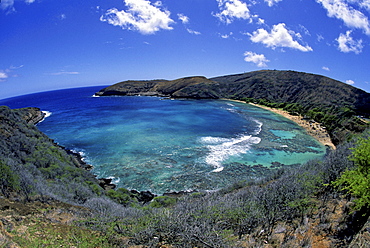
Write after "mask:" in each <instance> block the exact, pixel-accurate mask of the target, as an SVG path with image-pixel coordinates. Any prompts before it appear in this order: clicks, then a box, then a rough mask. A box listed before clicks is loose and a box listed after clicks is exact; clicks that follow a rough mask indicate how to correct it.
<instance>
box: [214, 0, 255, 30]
mask: <svg viewBox="0 0 370 248" xmlns="http://www.w3.org/2000/svg"><path fill="white" fill-rule="evenodd" d="M217 2H218V7H219V9H220V11H221V12H220V13H217V14H215V15H214V16H216V17H217V18H218V19H220V21H222V22H225V23H227V24H230V23H232V22H233V20H234V18H237V19H244V20H248V19H249V20H250V21H251V18H252V16H251V14H250V11H249V9H248V6H247V4H246V3H244V2H242V1H240V0H217Z"/></svg>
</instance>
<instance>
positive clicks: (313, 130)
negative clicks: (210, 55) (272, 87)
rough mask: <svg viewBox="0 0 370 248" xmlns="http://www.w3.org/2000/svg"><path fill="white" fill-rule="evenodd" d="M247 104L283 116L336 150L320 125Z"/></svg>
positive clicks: (278, 111)
mask: <svg viewBox="0 0 370 248" xmlns="http://www.w3.org/2000/svg"><path fill="white" fill-rule="evenodd" d="M225 100H230V101H235V102H241V103H246V102H244V101H239V100H231V99H225ZM248 104H251V105H253V106H256V107H259V108H263V109H266V110H269V111H272V112H274V113H276V114H279V115H282V116H284V117H285V118H287V119H289V120H292V121H294V122H295V123H297V124H298V125H299V126H301V127H303V128H304V129H305V130H306V132H307V133H308V134H309V135H311V136H312V137H314V138H315V139H316V140H317V141H319V142H320V143H321V144H323V145H325V146H328V147H330V148H331V149H334V150H335V149H336V147H335V145H334V144H333V142H331V139H330V136H329V134H328V132H327V131H326V129H325V127H323V126H321V125H320V123H318V122H315V121H312V120H305V119H303V117H302V116H300V115H297V116H296V115H291V114H289V113H288V112H287V111H284V110H282V109H275V108H270V107H266V106H262V105H258V104H254V103H248Z"/></svg>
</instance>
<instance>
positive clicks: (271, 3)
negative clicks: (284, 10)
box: [265, 0, 282, 7]
mask: <svg viewBox="0 0 370 248" xmlns="http://www.w3.org/2000/svg"><path fill="white" fill-rule="evenodd" d="M280 1H282V0H265V2H266V3H267V4H268V6H270V7H272V6H273V5H274V4H275V3H278V2H280Z"/></svg>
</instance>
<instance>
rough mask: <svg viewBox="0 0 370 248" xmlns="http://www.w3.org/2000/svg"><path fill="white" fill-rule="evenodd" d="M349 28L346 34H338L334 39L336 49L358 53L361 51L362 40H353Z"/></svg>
mask: <svg viewBox="0 0 370 248" xmlns="http://www.w3.org/2000/svg"><path fill="white" fill-rule="evenodd" d="M351 33H352V31H351V30H348V31H347V32H346V34H340V35H339V37H338V39H336V41H337V42H338V49H339V51H341V52H344V53H349V52H354V53H355V54H359V53H361V52H362V48H363V47H364V46H363V45H362V40H361V39H360V40H354V39H353V38H352V37H351Z"/></svg>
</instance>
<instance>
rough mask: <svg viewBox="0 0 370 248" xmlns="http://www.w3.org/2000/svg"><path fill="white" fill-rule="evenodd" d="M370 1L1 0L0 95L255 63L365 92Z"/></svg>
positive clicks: (224, 70) (369, 84) (369, 79)
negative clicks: (339, 82)
mask: <svg viewBox="0 0 370 248" xmlns="http://www.w3.org/2000/svg"><path fill="white" fill-rule="evenodd" d="M369 17H370V0H162V1H155V0H153V1H149V0H89V1H84V0H63V1H61V0H59V1H58V0H1V3H0V85H1V89H2V90H1V92H0V99H2V98H7V97H12V96H16V95H22V94H27V93H33V92H39V91H47V90H53V89H61V88H71V87H80V86H93V85H110V84H113V83H116V82H119V81H123V80H129V79H144V80H145V79H169V80H171V79H176V78H180V77H185V76H196V75H201V76H206V77H215V76H222V75H228V74H235V73H243V72H249V71H255V70H261V69H277V70H296V71H303V72H309V73H316V74H321V75H325V76H328V77H331V78H334V79H337V80H339V81H342V82H345V83H348V84H352V85H353V86H355V87H357V88H361V89H363V90H365V91H367V92H370V51H369V50H370V49H369V40H370V39H369V38H370V21H369Z"/></svg>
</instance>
